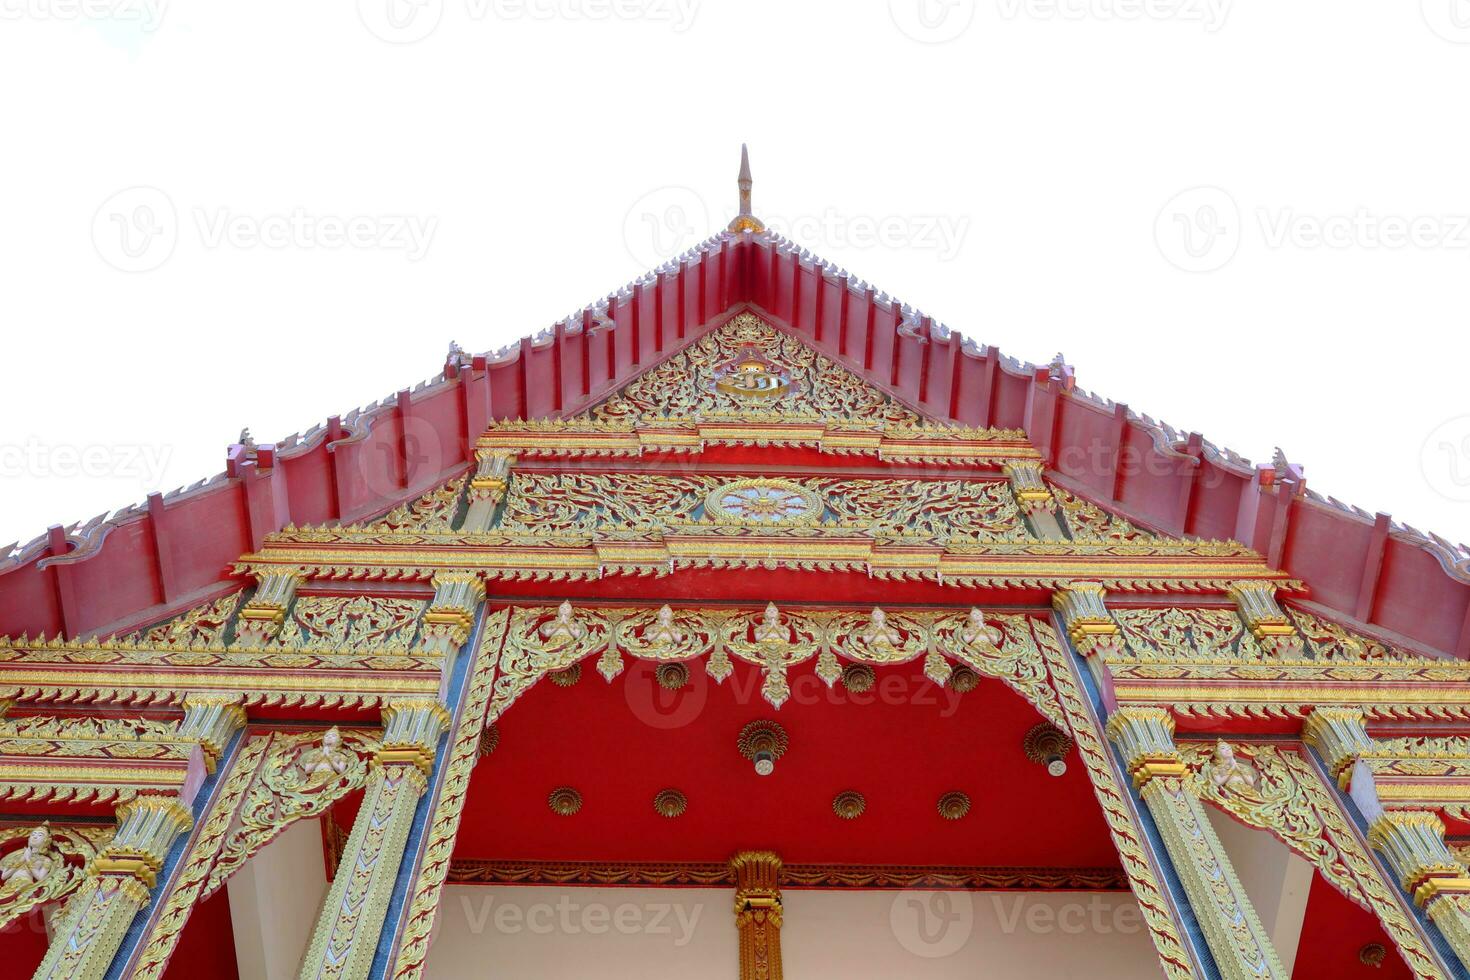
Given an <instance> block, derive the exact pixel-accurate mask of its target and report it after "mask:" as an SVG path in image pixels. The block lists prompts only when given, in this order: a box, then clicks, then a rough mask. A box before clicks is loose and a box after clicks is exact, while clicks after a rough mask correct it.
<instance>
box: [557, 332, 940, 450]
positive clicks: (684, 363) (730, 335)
mask: <svg viewBox="0 0 1470 980" xmlns="http://www.w3.org/2000/svg"><path fill="white" fill-rule="evenodd" d="M752 352H754V353H756V354H758V355H759V357H760V358H761V359H762V360H764V362H765V363H767V364H769V365H774V366H776V367H777V368H778V369H779V370H780V371H781V372H782V379H783V381H784V382H785V390H784V394H783V395H782V396H781V397H779V398H759V399H751V398H749V397H747V395H746V393H745V392H743V391H735V390H732V388H731V386H730V384H729V383H728V382H727V383H726V384H723V385H722V384H721V382H722V381H726V374H727V373H728V367H729V365H731V364H732V363H737V362H744V361H747V360H750V354H751V353H752ZM722 369H725V370H722ZM767 373H771V372H767ZM772 413H774V414H777V415H779V416H781V417H785V418H794V419H822V420H841V421H844V422H862V423H865V424H867V425H868V426H871V427H879V428H881V427H883V426H888V425H902V426H914V427H919V426H923V425H924V424H925V422H924V420H923V419H922V418H920V416H919V415H917V414H916V413H914V412H912V411H910V410H909V409H907V408H904V407H903V406H902V405H899V404H898V403H897V402H895V401H894V400H893V399H891V398H889V397H888V396H887V395H884V394H883V393H882V392H880V391H879V390H878V389H877V388H874V387H873V386H871V385H869V384H867V383H866V382H864V381H863V380H862V379H861V378H859V377H858V376H857V375H855V374H853V373H852V372H850V371H848V370H847V369H845V368H843V367H841V366H840V365H838V364H837V363H836V362H835V361H832V360H830V359H829V358H827V357H824V356H823V355H821V354H819V353H817V352H816V351H815V350H813V349H812V348H810V347H808V346H807V345H806V344H804V343H802V342H801V341H800V340H798V339H796V338H795V337H794V336H792V335H790V334H786V333H782V332H780V331H778V330H776V329H775V328H774V327H772V326H771V325H770V324H768V323H766V322H765V321H763V320H761V319H760V318H759V317H757V316H755V315H754V314H751V313H742V314H740V315H739V316H737V317H735V318H734V319H733V320H731V321H730V322H729V323H727V324H725V325H724V326H722V327H720V328H719V329H717V330H714V331H712V332H711V333H709V334H707V335H706V336H704V337H703V338H701V339H700V340H698V341H696V342H695V343H693V344H691V345H690V346H689V347H688V348H686V349H685V350H683V351H681V352H680V353H678V354H676V355H674V356H673V357H671V358H670V359H669V360H667V361H665V362H664V363H663V364H660V365H659V366H658V367H655V368H654V369H653V370H651V371H649V372H647V373H646V374H643V375H641V376H640V377H638V378H635V379H634V380H633V381H632V383H630V384H628V385H627V386H625V387H624V388H623V389H622V390H620V391H619V392H618V393H617V394H615V395H613V396H612V397H611V398H609V399H607V400H606V401H604V402H602V403H601V404H600V405H597V406H596V407H594V408H593V409H592V410H591V411H589V412H587V413H586V415H584V416H581V417H580V418H585V419H587V420H589V421H598V422H613V421H617V422H634V423H637V422H653V421H662V420H666V419H671V418H689V417H694V416H699V417H729V416H734V417H741V416H748V415H751V414H760V415H769V414H772Z"/></svg>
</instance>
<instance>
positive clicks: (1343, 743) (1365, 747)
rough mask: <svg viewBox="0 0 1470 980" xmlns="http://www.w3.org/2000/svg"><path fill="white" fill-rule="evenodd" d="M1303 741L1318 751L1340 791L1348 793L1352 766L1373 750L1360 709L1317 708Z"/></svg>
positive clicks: (1313, 711)
mask: <svg viewBox="0 0 1470 980" xmlns="http://www.w3.org/2000/svg"><path fill="white" fill-rule="evenodd" d="M1302 739H1303V740H1304V741H1305V742H1306V743H1307V744H1308V745H1310V746H1311V747H1312V748H1314V749H1316V750H1317V753H1318V754H1319V755H1321V756H1322V761H1323V762H1324V763H1326V764H1327V769H1328V771H1329V772H1331V773H1332V778H1334V779H1336V780H1337V785H1338V788H1340V789H1344V790H1345V789H1347V788H1348V784H1349V783H1350V782H1351V781H1352V778H1353V763H1354V762H1357V761H1358V756H1360V755H1362V754H1363V753H1364V752H1368V751H1370V750H1372V748H1373V740H1372V739H1371V738H1369V737H1368V727H1367V726H1366V725H1365V724H1364V723H1363V712H1362V711H1361V710H1360V709H1358V708H1314V709H1313V710H1312V713H1311V714H1310V715H1308V716H1307V720H1306V722H1304V723H1303V724H1302Z"/></svg>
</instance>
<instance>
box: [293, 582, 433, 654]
mask: <svg viewBox="0 0 1470 980" xmlns="http://www.w3.org/2000/svg"><path fill="white" fill-rule="evenodd" d="M427 607H428V603H427V602H425V601H424V600H422V599H394V598H389V597H384V596H372V595H354V596H300V597H298V598H297V599H296V601H295V603H294V604H293V605H292V607H291V614H290V616H289V617H287V619H286V623H285V625H284V626H283V627H282V628H281V632H280V635H279V636H278V637H277V638H276V641H275V643H276V645H278V646H279V647H281V648H282V649H286V650H301V651H323V652H327V651H331V652H333V653H343V652H363V651H368V650H372V651H374V652H377V653H380V654H386V653H390V652H391V651H394V650H403V651H407V649H408V646H409V643H410V642H411V641H412V639H413V633H414V629H415V628H416V626H417V623H418V619H419V617H420V616H421V615H422V614H423V612H424V610H425V609H426V608H427Z"/></svg>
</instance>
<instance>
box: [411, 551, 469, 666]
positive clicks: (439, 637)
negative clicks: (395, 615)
mask: <svg viewBox="0 0 1470 980" xmlns="http://www.w3.org/2000/svg"><path fill="white" fill-rule="evenodd" d="M484 598H485V582H484V580H483V579H481V578H480V576H478V575H473V574H468V573H464V572H458V573H444V574H440V575H435V576H434V601H433V602H432V603H430V604H429V608H428V611H426V612H425V613H424V626H423V630H422V632H421V633H420V635H419V644H418V645H419V649H420V650H422V651H424V652H425V653H438V654H441V655H443V656H446V657H447V656H449V655H450V654H452V653H454V651H456V650H458V649H459V648H460V647H461V646H462V645H463V644H464V641H465V640H467V639H469V635H470V630H471V629H472V628H473V627H474V625H475V610H476V609H478V608H479V607H480V601H481V600H482V599H484ZM446 673H448V672H447V671H446Z"/></svg>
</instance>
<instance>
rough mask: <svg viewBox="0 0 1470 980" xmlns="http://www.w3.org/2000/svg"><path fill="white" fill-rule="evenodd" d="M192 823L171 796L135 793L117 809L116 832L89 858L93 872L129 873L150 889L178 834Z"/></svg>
mask: <svg viewBox="0 0 1470 980" xmlns="http://www.w3.org/2000/svg"><path fill="white" fill-rule="evenodd" d="M193 824H194V817H193V815H192V814H190V812H189V808H188V807H186V806H184V804H183V803H182V802H181V801H180V800H179V799H178V798H176V797H172V796H152V795H148V796H143V795H139V796H135V797H133V798H132V799H131V800H128V801H127V802H126V803H123V804H120V805H119V806H118V808H117V832H116V833H114V834H113V836H112V840H111V841H110V842H108V844H107V846H106V847H104V848H102V850H101V851H100V852H98V854H97V856H96V857H95V858H93V859H92V864H91V867H90V868H89V869H88V872H89V873H90V874H93V875H106V874H121V875H130V876H132V877H134V878H136V879H138V881H140V882H141V883H142V884H143V886H144V887H145V888H152V887H153V885H154V883H155V882H156V880H157V878H158V871H159V869H160V868H162V867H163V862H164V860H165V859H166V858H167V857H168V852H169V848H171V847H172V846H173V843H174V841H175V840H176V839H178V836H179V835H180V834H182V833H184V832H185V831H186V830H188V829H189V828H190V827H191V826H193Z"/></svg>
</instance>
